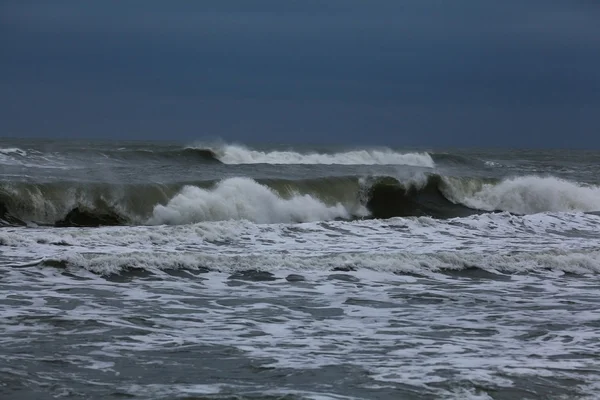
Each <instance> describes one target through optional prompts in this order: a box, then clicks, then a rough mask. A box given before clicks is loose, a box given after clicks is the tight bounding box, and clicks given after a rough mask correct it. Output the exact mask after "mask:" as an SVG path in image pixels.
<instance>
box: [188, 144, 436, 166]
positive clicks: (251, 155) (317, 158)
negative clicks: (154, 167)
mask: <svg viewBox="0 0 600 400" xmlns="http://www.w3.org/2000/svg"><path fill="white" fill-rule="evenodd" d="M187 149H188V150H195V151H200V152H202V153H203V154H213V155H214V156H215V157H216V159H218V160H219V161H221V162H222V163H224V164H331V165H332V164H339V165H376V164H377V165H410V166H416V167H427V168H433V167H434V166H435V163H434V161H433V159H432V158H431V156H430V155H429V154H427V153H399V152H395V151H393V150H389V149H384V150H353V151H346V152H340V153H330V154H329V153H315V152H312V153H299V152H296V151H260V150H251V149H248V148H246V147H244V146H240V145H224V146H221V147H218V148H205V147H188V148H187Z"/></svg>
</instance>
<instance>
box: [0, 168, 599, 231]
mask: <svg viewBox="0 0 600 400" xmlns="http://www.w3.org/2000/svg"><path fill="white" fill-rule="evenodd" d="M599 210H600V188H599V187H596V186H585V185H581V184H578V183H575V182H570V181H566V180H562V179H558V178H553V177H536V176H523V177H516V178H511V179H505V180H501V181H493V180H482V179H476V178H457V177H446V176H440V175H437V174H420V175H417V176H415V177H414V178H413V179H410V180H403V181H401V180H398V179H397V178H393V177H366V178H363V177H354V176H349V177H331V178H322V179H310V180H258V181H256V180H253V179H250V178H229V179H224V180H221V181H216V182H213V181H211V182H194V183H185V184H183V183H182V184H171V185H158V184H156V185H150V184H145V185H112V184H89V183H88V184H75V183H67V182H66V183H47V184H29V183H4V184H2V185H1V186H0V220H1V221H2V223H3V224H4V225H20V224H26V223H27V224H39V225H55V226H105V225H161V224H171V225H182V224H189V223H197V222H203V221H221V220H248V221H252V222H256V223H296V222H310V221H328V220H335V219H345V220H350V219H362V218H384V219H385V218H391V217H416V216H430V217H434V218H453V217H464V216H468V215H472V214H477V213H481V212H496V211H507V212H511V213H514V214H534V213H540V212H561V211H566V212H571V211H583V212H594V211H599Z"/></svg>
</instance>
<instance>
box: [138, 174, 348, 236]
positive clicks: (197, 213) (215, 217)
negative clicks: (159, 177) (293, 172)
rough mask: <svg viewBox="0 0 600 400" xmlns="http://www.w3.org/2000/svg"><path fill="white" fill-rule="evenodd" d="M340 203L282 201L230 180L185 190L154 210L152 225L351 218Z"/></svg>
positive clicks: (304, 199) (255, 185)
mask: <svg viewBox="0 0 600 400" xmlns="http://www.w3.org/2000/svg"><path fill="white" fill-rule="evenodd" d="M348 217H349V214H348V211H347V210H346V208H345V207H344V206H343V205H341V204H340V203H338V204H336V205H333V206H328V205H326V204H324V203H323V202H321V201H320V200H318V199H316V198H314V197H311V196H310V195H299V194H296V195H293V196H292V197H290V198H287V199H286V198H282V197H281V196H279V195H278V194H277V193H276V192H275V191H273V190H272V189H270V188H268V187H267V186H264V185H261V184H259V183H257V182H256V181H254V180H252V179H249V178H230V179H225V180H223V181H221V182H219V183H218V184H217V185H216V186H215V187H214V188H213V189H210V190H207V189H201V188H198V187H195V186H186V187H184V188H183V189H182V190H181V192H180V193H179V194H177V195H176V196H175V197H173V198H172V199H171V200H170V201H169V203H168V204H167V205H165V206H163V205H157V206H156V207H155V208H154V212H153V215H152V217H151V218H150V220H149V223H150V224H154V225H159V224H171V225H177V224H187V223H193V222H201V221H222V220H232V219H234V220H238V219H245V220H249V221H253V222H258V223H275V222H308V221H319V220H332V219H335V218H348Z"/></svg>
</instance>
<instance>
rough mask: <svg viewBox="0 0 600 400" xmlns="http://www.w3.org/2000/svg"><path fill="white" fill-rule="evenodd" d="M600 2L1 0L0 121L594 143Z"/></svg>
mask: <svg viewBox="0 0 600 400" xmlns="http://www.w3.org/2000/svg"><path fill="white" fill-rule="evenodd" d="M599 21H600V1H597V0H590V1H583V0H565V1H551V0H543V1H542V0H540V1H534V0H519V1H516V0H515V1H512V0H497V1H488V0H455V1H450V0H437V1H433V0H431V1H429V0H380V1H377V0H371V1H366V0H360V1H359V0H302V1H297V0H287V1H285V0H254V1H252V0H236V1H228V0H218V1H211V0H202V1H192V0H189V1H162V0H161V1H158V0H147V1H141V0H140V1H128V0H121V1H116V0H115V1H110V0H104V1H94V0H87V1H78V0H69V1H66V0H54V1H48V0H2V1H1V2H0V129H1V131H0V135H2V136H17V137H21V136H41V137H77V138H84V137H96V138H118V139H124V138H128V139H145V138H147V139H181V140H197V139H202V138H204V137H211V138H215V137H219V138H222V139H224V140H227V141H238V142H247V143H252V142H262V143H264V142H278V143H324V142H325V143H343V144H354V143H355V144H362V143H365V144H382V145H394V146H398V145H400V146H402V145H406V146H415V145H422V146H440V147H442V146H449V145H450V146H510V147H540V146H543V147H580V148H582V147H583V148H586V147H594V148H600V22H599Z"/></svg>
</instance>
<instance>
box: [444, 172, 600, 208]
mask: <svg viewBox="0 0 600 400" xmlns="http://www.w3.org/2000/svg"><path fill="white" fill-rule="evenodd" d="M446 183H447V188H446V189H445V190H444V192H445V194H446V196H447V197H448V199H449V200H451V201H453V202H456V203H461V204H464V205H466V206H467V207H471V208H475V209H479V210H487V211H494V210H502V211H509V212H513V213H517V214H533V213H541V212H560V211H586V212H589V211H599V210H600V187H597V186H584V185H581V184H578V183H575V182H571V181H568V180H564V179H560V178H555V177H538V176H523V177H517V178H511V179H506V180H504V181H502V182H500V183H498V184H480V183H477V182H470V183H464V182H458V181H453V180H446Z"/></svg>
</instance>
